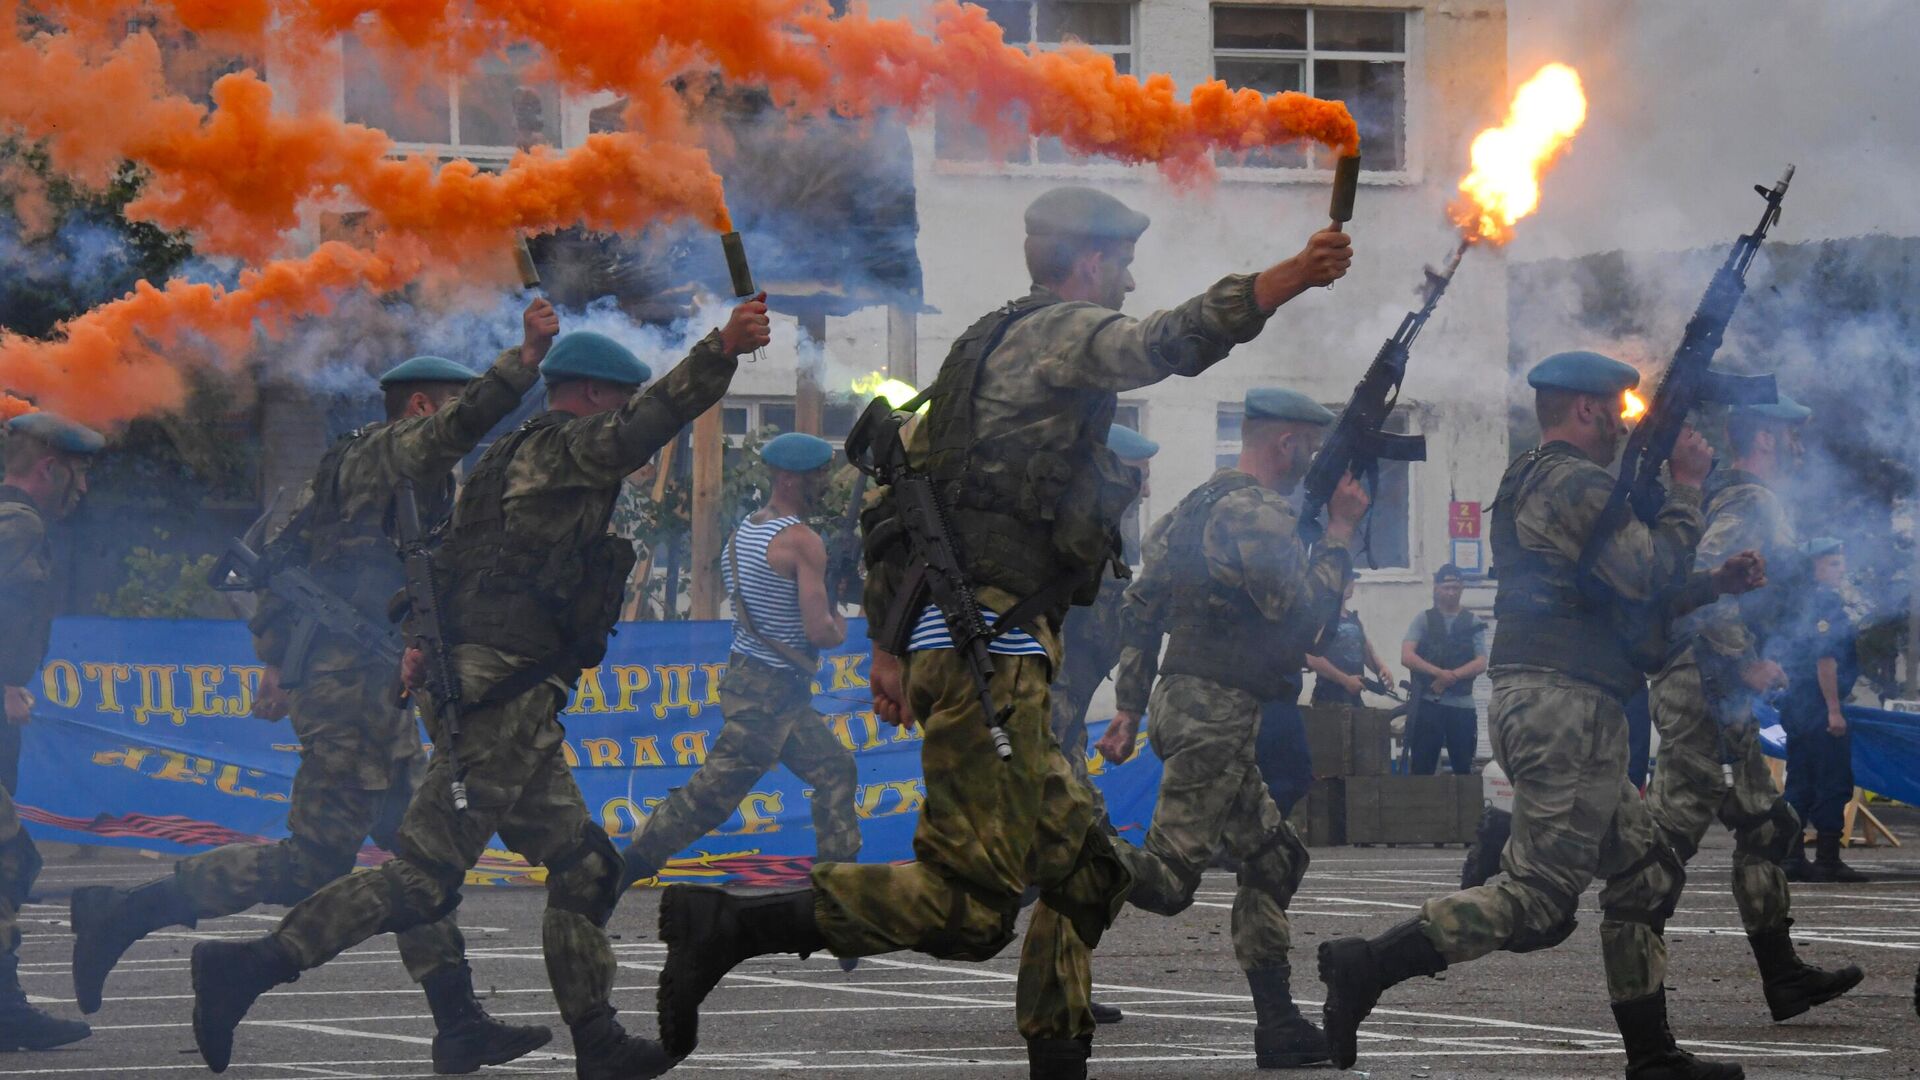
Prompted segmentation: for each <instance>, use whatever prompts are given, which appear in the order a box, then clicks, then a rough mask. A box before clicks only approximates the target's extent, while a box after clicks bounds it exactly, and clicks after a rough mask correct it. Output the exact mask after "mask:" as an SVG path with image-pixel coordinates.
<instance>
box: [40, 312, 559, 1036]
mask: <svg viewBox="0 0 1920 1080" xmlns="http://www.w3.org/2000/svg"><path fill="white" fill-rule="evenodd" d="M522 323H523V326H524V330H525V335H524V339H523V340H522V342H521V344H520V345H519V346H517V347H515V348H510V349H507V350H506V351H504V352H502V353H501V354H500V356H499V358H498V359H497V360H495V361H494V364H493V366H492V367H491V368H490V369H489V370H488V371H487V372H486V373H485V374H483V375H481V376H479V377H477V378H476V377H475V376H474V374H473V372H471V371H469V370H467V369H466V368H464V367H461V366H460V365H459V364H456V363H454V362H453V361H451V360H446V359H442V358H440V357H437V356H417V357H414V358H413V359H411V360H408V361H406V362H405V363H403V364H401V365H399V366H398V367H395V368H394V369H393V370H391V371H388V372H387V373H386V374H385V375H382V376H381V377H380V389H381V392H382V394H383V395H384V397H385V406H386V416H387V418H386V421H385V422H383V423H378V424H374V425H371V426H369V427H365V428H362V429H360V430H358V431H355V432H352V433H351V434H349V435H347V436H346V437H344V438H342V439H341V440H340V441H339V442H337V443H335V444H334V446H333V448H332V449H331V450H329V451H328V452H327V454H326V455H325V456H324V457H323V458H321V460H320V465H319V468H318V469H317V470H316V471H315V473H314V477H313V481H312V483H311V484H309V485H308V487H307V489H306V491H305V492H304V494H303V498H302V500H301V502H300V504H299V506H298V508H297V510H296V511H295V513H294V516H293V518H292V520H291V521H289V522H288V524H287V527H286V528H285V529H284V530H282V532H281V534H280V536H279V537H277V538H276V539H275V540H274V541H273V542H272V543H271V544H270V545H268V547H267V549H266V550H265V551H264V552H263V553H262V555H263V558H264V559H265V560H266V561H267V562H269V563H272V562H276V561H277V562H281V563H285V564H291V565H298V566H303V567H305V568H307V569H308V570H310V571H311V572H312V573H313V574H314V576H315V577H316V578H317V579H318V580H319V581H320V582H321V583H322V584H323V585H325V586H328V587H330V588H331V589H332V590H333V591H334V592H335V593H336V594H337V595H339V596H340V597H341V598H342V599H345V600H347V601H348V602H350V603H352V604H353V605H354V606H355V607H357V608H359V609H360V610H361V612H362V613H364V614H365V615H366V616H367V617H368V618H370V619H373V620H376V621H377V622H379V623H382V624H384V623H385V622H386V619H387V604H388V601H389V600H390V599H391V598H392V597H393V594H394V592H395V591H396V590H398V589H399V588H400V586H401V585H402V583H403V580H402V574H401V569H400V560H399V558H398V557H397V555H396V553H395V549H394V544H393V540H392V538H391V537H390V536H389V535H388V532H387V530H388V527H389V526H388V522H389V521H390V515H391V514H392V509H393V504H394V489H395V487H396V485H398V484H399V483H400V482H401V481H402V480H408V481H411V482H412V483H413V484H414V486H415V487H416V488H417V489H419V490H420V491H421V492H423V493H425V494H426V495H427V496H428V498H429V499H430V500H432V501H433V504H432V505H431V506H430V507H429V510H428V512H430V513H433V514H435V515H436V516H444V515H445V514H446V512H447V510H448V508H449V507H450V506H451V505H452V500H453V467H454V466H455V465H456V464H458V463H459V461H460V459H461V458H462V457H464V456H466V455H467V454H468V453H469V452H470V451H472V449H473V448H474V446H476V445H477V444H478V443H479V442H480V440H481V439H482V438H484V437H485V436H486V434H487V432H488V431H490V430H492V428H493V426H494V425H495V424H498V423H499V422H500V421H501V420H503V419H505V418H506V417H507V415H508V414H509V413H511V412H513V410H514V409H515V408H516V407H518V406H519V404H520V399H521V398H522V397H524V396H525V395H526V392H527V390H528V389H529V388H530V387H532V386H533V382H534V379H535V378H536V377H537V374H538V371H539V365H540V361H541V359H542V358H544V357H545V356H546V355H547V349H548V347H549V346H550V345H551V344H552V343H553V338H554V335H555V334H556V333H557V332H558V331H559V327H560V319H559V315H558V314H557V313H555V311H554V309H553V306H552V305H551V304H549V303H548V302H547V301H545V300H535V301H534V302H533V303H531V304H529V305H528V306H527V309H526V311H525V313H524V314H523V316H522ZM300 618H301V615H300V613H299V612H298V611H296V610H293V609H292V607H291V606H290V605H288V604H287V603H286V602H285V601H283V600H281V599H280V598H279V597H277V596H275V595H274V594H272V593H262V594H261V599H260V607H259V611H258V613H257V614H256V615H255V617H254V619H253V621H252V623H251V629H252V630H253V634H254V650H255V652H256V653H258V654H259V657H260V659H261V661H262V662H264V663H265V664H266V665H267V670H266V674H265V676H264V677H263V678H262V680H261V686H260V693H259V695H258V697H256V699H255V701H254V708H253V715H254V716H256V717H258V718H260V719H265V720H278V719H280V718H281V717H283V716H287V715H288V714H289V713H291V715H292V719H293V730H294V734H295V736H296V737H297V738H298V739H299V740H300V766H299V768H298V769H297V770H296V771H295V773H294V777H293V797H292V800H291V803H290V805H289V807H288V810H287V830H288V832H289V833H290V835H289V836H288V837H287V838H286V839H284V840H281V841H278V842H277V843H273V844H228V845H227V846H225V847H220V848H215V849H214V850H212V851H206V852H202V853H200V854H198V855H193V856H189V857H188V858H185V859H182V860H180V861H179V862H178V863H176V864H174V868H173V873H171V874H169V875H167V876H166V877H163V878H160V879H159V880H157V881H151V882H148V883H147V884H145V885H141V886H139V887H137V888H134V889H131V890H126V889H119V888H114V887H111V886H104V885H92V886H86V887H84V888H79V889H75V890H74V892H73V899H72V902H71V911H72V915H73V932H74V938H73V986H74V994H75V996H76V997H78V998H79V1002H80V1009H81V1011H82V1012H88V1013H91V1012H95V1011H98V1010H99V1008H100V1003H101V996H102V994H103V993H104V992H105V986H106V980H107V975H108V973H110V972H111V971H112V970H113V967H114V965H115V964H117V963H118V962H119V961H120V957H121V956H122V955H124V954H125V953H126V951H127V949H128V948H130V947H131V946H132V945H133V943H134V942H136V941H139V940H140V939H141V938H144V937H146V936H147V935H148V934H151V933H153V932H154V931H156V930H160V929H163V928H165V927H169V926H194V925H196V924H197V923H198V922H199V920H201V919H211V918H217V917H219V916H223V915H232V914H234V913H236V912H241V911H245V910H247V909H248V908H251V907H253V906H254V905H256V904H263V903H270V904H297V903H299V902H300V901H302V900H304V899H306V898H307V897H309V896H311V895H313V893H314V891H315V890H317V889H319V888H320V887H321V886H323V885H325V884H327V883H328V882H330V881H332V880H334V879H335V878H338V877H340V876H341V875H342V874H346V873H348V872H350V871H351V870H352V869H353V864H354V859H355V857H356V856H357V855H358V854H359V852H360V848H361V845H362V844H364V843H365V842H366V840H367V838H368V837H369V836H371V837H372V838H373V841H374V843H376V844H379V845H380V846H381V847H382V848H385V849H386V850H388V851H396V850H397V849H396V847H395V831H394V830H395V829H396V828H398V826H399V824H400V815H401V812H402V811H404V810H405V809H406V805H407V801H408V800H409V799H410V798H412V797H413V793H414V789H415V788H416V786H417V785H418V784H419V782H420V777H421V774H422V773H424V772H425V771H426V753H425V751H423V750H422V749H421V745H420V727H419V725H418V724H417V723H416V722H415V721H414V719H413V715H412V712H411V711H410V710H407V709H404V708H402V707H401V706H400V705H399V704H398V703H397V701H396V697H395V690H396V688H397V687H398V685H399V683H398V679H399V672H398V671H396V670H394V668H393V667H392V665H391V663H388V662H382V661H381V660H380V659H378V658H377V657H375V656H373V655H370V654H369V653H368V651H367V650H366V648H365V647H363V646H361V645H359V644H357V643H355V642H353V641H351V640H349V639H348V638H345V637H343V636H340V635H337V634H329V633H322V634H320V635H318V636H317V637H314V638H313V639H312V640H311V644H310V645H309V646H306V647H305V652H306V655H304V656H295V655H292V654H291V652H290V649H293V648H300V647H301V646H298V645H295V644H293V639H294V637H295V635H294V626H295V624H296V623H297V622H298V621H299V619H300ZM295 672H303V675H301V676H299V677H298V685H294V683H295V681H296V677H295V676H293V675H292V674H291V673H295ZM283 673H289V674H287V675H286V677H283ZM396 944H397V945H398V946H399V949H400V958H401V961H402V963H404V964H405V965H406V969H407V974H408V975H409V976H411V977H412V978H413V980H414V981H415V982H417V983H419V984H420V989H421V990H422V991H424V992H425V993H426V996H427V1006H428V1008H429V1009H431V1010H432V1013H433V1021H434V1036H433V1067H434V1071H435V1072H440V1073H469V1072H473V1071H474V1070H476V1069H478V1068H480V1067H481V1066H483V1065H499V1064H502V1063H504V1062H508V1061H512V1060H513V1059H515V1058H517V1057H520V1056H521V1055H523V1054H527V1053H529V1052H531V1051H534V1050H537V1049H539V1048H540V1047H542V1046H544V1045H546V1043H547V1041H548V1040H549V1039H551V1038H552V1037H553V1036H552V1033H551V1032H550V1031H548V1030H547V1029H546V1028H544V1027H519V1026H512V1025H507V1024H502V1023H500V1022H499V1021H497V1020H494V1019H493V1018H492V1017H490V1016H488V1015H487V1013H486V1010H485V1009H483V1008H481V1006H480V1002H479V1000H478V999H477V998H475V997H474V993H473V972H472V969H471V968H469V967H468V965H467V961H466V942H465V941H464V939H463V938H462V937H461V934H460V928H459V927H458V926H457V925H456V924H455V922H454V919H453V917H452V915H451V914H448V915H446V916H445V917H443V918H438V919H434V920H431V921H428V922H425V923H422V924H420V925H418V926H414V927H410V928H408V929H407V930H406V931H404V932H402V933H400V934H398V935H397V939H396Z"/></svg>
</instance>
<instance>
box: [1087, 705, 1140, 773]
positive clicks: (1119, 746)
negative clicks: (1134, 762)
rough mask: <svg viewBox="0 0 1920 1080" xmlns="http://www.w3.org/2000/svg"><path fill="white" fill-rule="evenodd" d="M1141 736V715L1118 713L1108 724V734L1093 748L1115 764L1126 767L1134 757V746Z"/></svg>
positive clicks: (1101, 737)
mask: <svg viewBox="0 0 1920 1080" xmlns="http://www.w3.org/2000/svg"><path fill="white" fill-rule="evenodd" d="M1139 736H1140V714H1139V713H1130V712H1117V713H1114V714H1113V719H1112V720H1110V721H1108V722H1107V730H1106V733H1105V734H1103V735H1101V736H1100V741H1099V742H1097V743H1094V744H1093V748H1094V749H1095V750H1098V751H1100V756H1101V757H1103V758H1106V759H1107V760H1108V761H1110V762H1112V763H1113V764H1115V765H1125V764H1126V763H1127V761H1128V759H1130V758H1132V757H1133V748H1134V744H1135V743H1136V742H1138V741H1139Z"/></svg>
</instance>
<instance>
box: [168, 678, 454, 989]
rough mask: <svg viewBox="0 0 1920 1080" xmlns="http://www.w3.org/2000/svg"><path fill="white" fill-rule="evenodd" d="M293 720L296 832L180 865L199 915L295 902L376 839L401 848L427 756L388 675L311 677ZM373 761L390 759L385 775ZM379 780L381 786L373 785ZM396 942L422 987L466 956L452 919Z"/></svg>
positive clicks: (292, 819)
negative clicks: (404, 818) (398, 837)
mask: <svg viewBox="0 0 1920 1080" xmlns="http://www.w3.org/2000/svg"><path fill="white" fill-rule="evenodd" d="M292 714H293V716H292V719H293V730H294V734H295V735H296V736H297V737H298V738H299V740H300V767H299V769H298V770H296V771H295V772H294V774H293V798H292V802H291V804H290V805H289V807H288V810H287V831H288V832H289V833H290V834H291V835H289V836H288V837H287V838H286V839H284V840H280V841H278V842H276V843H272V844H228V845H226V846H225V847H218V848H215V849H213V850H212V851H206V852H202V853H200V854H198V855H192V856H189V857H187V858H185V859H182V860H180V861H179V862H178V863H175V864H174V867H173V872H174V879H175V881H176V882H177V883H178V884H179V886H180V891H181V893H182V894H184V895H185V896H186V897H187V898H188V899H189V900H190V901H192V903H193V909H194V915H195V917H196V918H201V919H211V918H215V917H218V916H221V915H232V914H233V913H235V912H239V911H245V910H247V909H248V908H250V907H252V906H254V905H255V904H297V903H299V902H300V901H302V900H304V899H306V898H307V897H309V896H311V895H313V892H314V890H316V889H318V888H320V887H321V886H322V885H325V884H327V883H328V882H330V881H332V880H334V879H335V878H337V877H340V876H341V875H343V874H349V873H352V872H353V864H354V860H355V858H356V856H358V855H359V853H360V848H361V845H362V844H363V843H365V841H366V839H367V838H368V837H369V836H371V837H372V838H373V842H374V843H376V844H378V845H380V846H381V847H382V848H384V849H386V850H387V851H393V850H394V831H395V830H396V829H397V828H398V827H399V825H400V815H401V813H402V812H403V811H405V810H406V807H407V800H408V799H409V798H410V797H411V796H412V795H413V790H414V786H415V785H416V784H417V783H418V781H419V779H420V774H421V773H422V772H423V771H424V770H425V769H426V764H427V756H426V753H425V752H424V751H422V750H421V748H420V739H419V736H418V728H417V727H416V726H415V725H414V722H413V718H412V716H411V715H410V714H409V713H406V712H403V711H402V710H400V709H399V708H397V707H396V706H395V705H394V704H393V701H392V680H391V678H390V677H388V676H386V675H385V674H384V673H381V672H378V671H369V670H365V669H357V670H352V671H340V672H328V673H324V674H322V673H315V674H312V675H310V676H308V679H307V682H306V684H305V685H303V686H302V687H301V688H300V689H298V690H295V691H293V693H292ZM370 763H372V764H376V765H377V764H381V763H384V765H385V771H384V773H380V772H374V771H372V770H371V769H370V768H369V764H370ZM375 781H378V786H377V787H373V788H370V787H368V785H369V784H370V783H373V782H375ZM395 944H397V945H398V946H399V949H400V959H401V962H402V963H404V964H405V965H406V968H407V974H408V975H410V976H412V977H413V979H414V981H415V982H419V981H420V980H422V979H425V978H426V977H427V976H428V975H430V974H432V973H433V972H435V971H437V970H439V969H441V968H446V967H457V966H459V964H460V963H461V961H462V957H463V956H464V955H465V953H466V942H465V941H464V940H463V939H462V938H461V935H460V928H459V927H458V926H457V925H455V923H454V920H453V917H452V916H451V915H449V916H447V917H446V918H444V919H439V920H437V921H435V922H432V923H428V924H426V925H423V926H416V927H413V928H411V929H409V930H405V931H402V932H401V933H400V934H398V935H396V940H395Z"/></svg>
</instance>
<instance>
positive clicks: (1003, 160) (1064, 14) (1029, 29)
mask: <svg viewBox="0 0 1920 1080" xmlns="http://www.w3.org/2000/svg"><path fill="white" fill-rule="evenodd" d="M971 2H973V3H976V4H978V6H980V7H982V8H985V9H986V12H987V17H988V18H990V19H992V20H993V21H994V22H996V23H998V24H999V26H1000V30H1001V35H1002V36H1003V37H1004V38H1005V40H1006V42H1007V44H1009V45H1017V46H1021V47H1024V48H1027V49H1030V50H1032V51H1035V52H1043V51H1046V50H1049V49H1057V48H1059V47H1060V46H1062V45H1065V44H1075V45H1084V46H1086V47H1087V48H1089V49H1092V50H1093V51H1094V52H1099V53H1105V54H1107V55H1108V56H1111V57H1113V66H1114V67H1115V68H1116V69H1118V70H1119V72H1120V74H1122V75H1131V74H1133V50H1134V22H1135V19H1134V15H1135V12H1136V10H1137V9H1138V7H1139V4H1138V3H1137V2H1135V0H971ZM1012 119H1014V120H1015V121H1017V122H1024V118H1020V117H1015V118H1012ZM933 152H934V156H935V157H936V158H938V159H940V160H941V161H955V162H981V163H986V164H1000V165H1036V164H1038V165H1063V164H1078V163H1082V162H1085V161H1089V160H1092V159H1088V158H1083V157H1081V156H1079V155H1076V154H1073V153H1071V152H1069V151H1068V150H1067V148H1066V147H1065V146H1063V145H1062V144H1061V142H1060V140H1058V139H1036V138H1027V139H1021V140H1018V141H1016V142H1015V143H1014V144H1013V145H1011V146H1007V147H1004V148H996V146H995V144H994V141H993V140H992V139H990V138H989V137H988V134H987V132H986V131H984V130H982V129H981V128H980V127H979V126H978V125H976V124H975V123H974V122H973V117H972V115H971V113H970V112H969V111H968V110H967V109H966V108H965V107H964V106H944V107H942V108H939V109H937V110H936V111H935V113H934V123H933Z"/></svg>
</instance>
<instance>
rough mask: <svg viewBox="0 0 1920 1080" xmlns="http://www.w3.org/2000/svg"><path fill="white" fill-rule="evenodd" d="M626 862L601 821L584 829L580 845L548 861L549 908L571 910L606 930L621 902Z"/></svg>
mask: <svg viewBox="0 0 1920 1080" xmlns="http://www.w3.org/2000/svg"><path fill="white" fill-rule="evenodd" d="M624 866H625V863H623V862H622V861H621V859H620V853H619V852H618V851H615V850H614V848H613V840H612V838H610V837H608V836H607V831H606V830H605V829H603V828H601V827H600V825H599V824H598V823H597V822H592V821H589V822H587V824H586V827H585V828H583V829H581V830H580V842H579V843H577V844H575V845H574V846H573V847H572V848H570V849H568V850H567V851H564V852H562V853H561V854H559V855H558V856H556V857H554V858H552V859H549V860H547V906H548V907H552V908H558V909H559V910H561V911H571V912H573V913H574V914H575V915H578V916H580V917H581V918H584V919H586V920H587V921H589V922H591V923H593V925H595V926H598V927H602V928H604V927H605V926H606V925H607V920H608V919H610V918H612V917H613V908H614V905H615V904H617V903H619V902H620V871H621V870H622V869H623V868H624Z"/></svg>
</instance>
